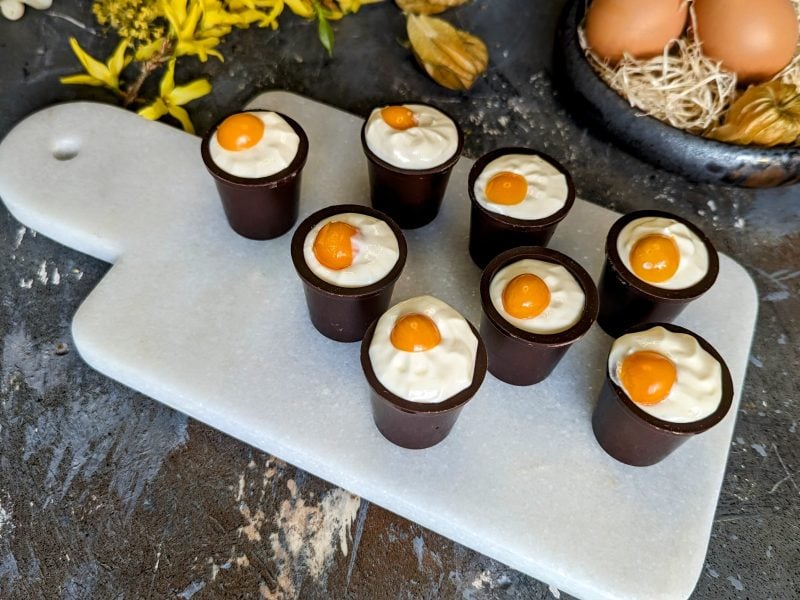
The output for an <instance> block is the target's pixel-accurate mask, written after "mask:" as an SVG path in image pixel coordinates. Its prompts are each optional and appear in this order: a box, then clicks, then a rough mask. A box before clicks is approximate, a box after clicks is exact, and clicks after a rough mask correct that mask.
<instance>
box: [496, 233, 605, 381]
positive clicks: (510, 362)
mask: <svg viewBox="0 0 800 600" xmlns="http://www.w3.org/2000/svg"><path fill="white" fill-rule="evenodd" d="M526 258H533V259H537V260H542V261H546V262H551V263H556V264H559V265H561V266H563V267H564V268H565V269H567V271H569V272H570V274H571V275H572V276H573V277H574V278H575V279H576V280H577V282H578V284H579V285H580V286H581V289H582V290H583V294H584V296H585V298H586V301H585V303H584V307H583V314H582V315H581V318H580V319H579V320H578V322H577V323H575V325H573V326H572V327H570V328H569V329H565V330H564V331H561V332H558V333H549V334H543V333H532V332H530V331H525V330H524V329H520V328H519V327H516V326H515V325H512V324H511V323H509V322H508V321H506V320H505V318H503V316H502V315H501V314H500V312H499V311H498V310H497V309H496V308H495V307H494V304H492V299H491V297H490V295H489V286H490V285H491V283H492V279H494V277H495V275H496V274H497V272H498V271H500V269H502V268H503V267H506V266H508V265H509V264H511V263H515V262H517V261H519V260H523V259H526ZM597 305H598V299H597V288H596V287H595V285H594V281H592V278H591V276H590V275H589V273H587V272H586V269H584V268H583V267H581V266H580V265H579V264H578V263H576V262H575V261H574V260H572V259H571V258H570V257H568V256H566V255H564V254H561V253H560V252H556V251H555V250H550V249H549V248H540V247H534V246H524V247H522V248H514V249H512V250H507V251H506V252H503V253H502V254H500V255H499V256H497V257H495V258H494V259H493V260H492V261H491V262H490V263H489V265H488V266H487V267H486V269H485V270H484V271H483V275H482V276H481V307H482V308H483V316H482V317H481V336H482V337H483V341H484V343H485V344H486V349H487V352H488V354H489V372H490V373H491V374H492V375H494V376H495V377H497V378H498V379H500V380H502V381H505V382H506V383H510V384H512V385H533V384H535V383H539V382H540V381H542V380H544V379H545V378H546V377H547V376H548V375H549V374H550V373H551V372H552V371H553V369H554V368H555V367H556V365H557V364H558V361H560V360H561V358H562V357H563V356H564V354H565V353H566V352H567V350H569V348H570V346H571V345H572V344H574V343H575V342H577V341H578V340H579V339H580V338H581V337H583V335H584V334H585V333H586V332H587V331H589V328H590V327H591V326H592V323H594V320H595V319H596V318H597Z"/></svg>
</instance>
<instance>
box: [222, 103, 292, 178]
mask: <svg viewBox="0 0 800 600" xmlns="http://www.w3.org/2000/svg"><path fill="white" fill-rule="evenodd" d="M249 114H251V115H254V116H256V117H258V118H259V119H261V122H262V123H264V135H263V136H262V137H261V139H260V140H259V141H258V142H257V143H256V144H255V145H253V146H251V147H250V148H246V149H244V150H226V149H225V148H223V147H222V146H220V144H219V141H218V140H217V133H216V132H214V134H213V135H212V136H211V139H210V140H209V144H208V151H209V153H210V154H211V160H213V161H214V163H215V164H216V165H217V166H218V167H219V168H220V169H222V170H223V171H225V172H226V173H230V174H231V175H235V176H236V177H246V178H249V179H256V178H258V177H269V176H270V175H274V174H275V173H278V172H279V171H282V170H283V169H285V168H286V167H288V166H289V165H290V164H291V163H292V161H293V160H294V157H295V156H297V148H298V146H299V145H300V136H298V135H297V134H296V133H295V131H294V129H292V126H291V125H289V123H287V122H286V121H285V120H284V119H283V117H281V116H280V115H278V114H277V113H274V112H268V111H252V112H250V113H249Z"/></svg>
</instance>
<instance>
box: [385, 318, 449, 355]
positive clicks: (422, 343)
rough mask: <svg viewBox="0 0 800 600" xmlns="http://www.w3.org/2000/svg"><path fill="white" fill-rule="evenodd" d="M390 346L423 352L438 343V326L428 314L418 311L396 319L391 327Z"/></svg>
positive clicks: (406, 350)
mask: <svg viewBox="0 0 800 600" xmlns="http://www.w3.org/2000/svg"><path fill="white" fill-rule="evenodd" d="M391 340H392V346H394V347H395V348H397V349H398V350H403V351H404V352H425V350H430V349H431V348H435V347H436V346H437V345H439V342H441V341H442V336H441V334H440V333H439V328H438V327H436V323H434V322H433V319H431V318H430V317H428V316H425V315H421V314H418V313H414V314H410V315H404V316H402V317H400V318H399V319H397V322H396V323H395V324H394V328H393V329H392V335H391Z"/></svg>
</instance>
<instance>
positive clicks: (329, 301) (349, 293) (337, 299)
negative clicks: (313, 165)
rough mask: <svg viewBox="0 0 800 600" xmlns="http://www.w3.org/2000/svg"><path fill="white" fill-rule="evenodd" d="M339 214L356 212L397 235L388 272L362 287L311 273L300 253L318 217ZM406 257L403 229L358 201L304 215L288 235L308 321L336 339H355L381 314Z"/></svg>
mask: <svg viewBox="0 0 800 600" xmlns="http://www.w3.org/2000/svg"><path fill="white" fill-rule="evenodd" d="M342 213H359V214H362V215H369V216H370V217H374V218H376V219H380V220H381V221H383V222H384V223H386V224H387V225H388V226H389V228H390V229H391V230H392V233H394V235H395V237H396V238H397V245H398V249H399V250H400V256H399V257H398V259H397V262H396V263H395V265H394V266H393V267H392V269H391V270H390V271H389V273H388V274H387V275H386V276H385V277H384V278H383V279H381V280H380V281H377V282H375V283H373V284H371V285H367V286H364V287H356V288H348V287H342V286H338V285H334V284H332V283H328V282H327V281H324V280H323V279H320V278H319V277H318V276H317V275H315V274H314V273H313V272H312V271H311V269H310V268H309V266H308V264H307V263H306V259H305V256H303V244H304V242H305V239H306V236H307V235H308V233H309V232H310V231H311V230H312V229H313V228H314V226H315V225H316V224H317V223H319V222H320V221H321V220H323V219H325V218H327V217H331V216H334V215H339V214H342ZM407 256H408V246H407V245H406V238H405V236H404V235H403V232H402V231H401V230H400V228H399V227H398V226H397V224H396V223H395V222H394V221H392V220H391V219H390V218H389V217H387V216H386V215H384V214H383V213H381V212H379V211H377V210H375V209H373V208H370V207H368V206H361V205H358V204H338V205H335V206H328V207H326V208H323V209H321V210H318V211H317V212H315V213H314V214H312V215H310V216H309V217H307V218H306V219H305V220H304V221H303V222H302V223H300V225H299V226H298V228H297V229H296V230H295V232H294V235H293V236H292V262H293V263H294V268H295V270H296V271H297V274H298V275H299V276H300V279H301V280H302V281H303V290H304V292H305V295H306V303H307V305H308V313H309V315H310V317H311V322H312V323H313V324H314V327H316V328H317V331H319V332H320V333H321V334H322V335H324V336H325V337H328V338H331V339H332V340H336V341H337V342H357V341H358V340H360V339H361V338H363V337H364V332H365V331H366V330H367V327H369V325H370V323H372V322H373V321H374V320H375V319H377V318H378V317H379V316H381V315H382V314H383V313H384V312H385V311H386V309H387V308H389V302H390V301H391V299H392V292H393V291H394V285H395V283H396V282H397V279H398V278H399V277H400V273H401V272H402V271H403V267H404V266H405V264H406V257H407Z"/></svg>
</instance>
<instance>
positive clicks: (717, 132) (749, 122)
mask: <svg viewBox="0 0 800 600" xmlns="http://www.w3.org/2000/svg"><path fill="white" fill-rule="evenodd" d="M724 120H725V121H724V124H723V125H721V126H719V127H716V128H715V129H713V130H712V131H711V132H710V134H709V136H710V137H713V138H714V139H717V140H720V141H722V142H732V143H735V144H756V145H759V146H767V147H769V146H778V145H782V144H793V143H795V142H797V141H798V140H800V91H799V90H798V88H797V86H795V85H793V84H787V83H783V82H781V81H770V82H768V83H762V84H761V85H754V86H751V87H750V88H749V89H748V90H747V91H746V92H745V93H744V94H742V96H741V97H740V98H739V99H738V100H737V101H736V102H734V103H733V105H732V106H731V107H730V109H728V111H727V112H726V113H725V117H724Z"/></svg>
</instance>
